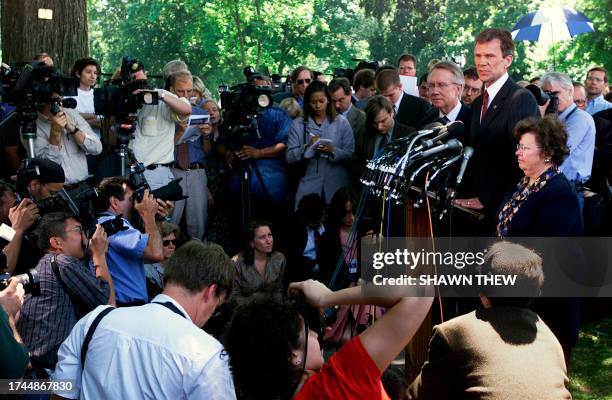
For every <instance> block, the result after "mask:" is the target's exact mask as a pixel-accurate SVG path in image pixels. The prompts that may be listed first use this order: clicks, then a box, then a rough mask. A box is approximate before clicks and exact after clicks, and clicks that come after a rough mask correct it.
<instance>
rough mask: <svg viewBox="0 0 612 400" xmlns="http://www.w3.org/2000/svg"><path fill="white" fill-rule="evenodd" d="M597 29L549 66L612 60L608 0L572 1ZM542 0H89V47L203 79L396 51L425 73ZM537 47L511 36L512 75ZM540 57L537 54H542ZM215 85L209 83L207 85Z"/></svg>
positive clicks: (469, 50) (574, 70)
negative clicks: (179, 67)
mask: <svg viewBox="0 0 612 400" xmlns="http://www.w3.org/2000/svg"><path fill="white" fill-rule="evenodd" d="M575 1H576V2H577V3H576V5H575V8H576V9H578V10H581V11H583V12H584V13H585V14H586V15H587V16H588V17H589V18H590V19H591V20H592V21H593V22H594V24H595V28H596V30H597V32H596V33H593V34H586V35H581V36H578V37H577V38H575V39H573V40H572V41H567V42H562V43H559V44H557V46H556V48H555V50H556V52H555V54H556V57H555V60H556V61H557V70H560V71H566V72H569V73H570V74H571V75H572V76H573V77H574V78H575V79H582V78H583V75H584V72H585V66H587V65H591V64H593V65H594V64H598V65H604V66H605V65H607V66H610V65H612V51H611V47H612V0H575ZM544 3H548V2H546V1H545V0H535V1H528V0H516V1H513V2H510V3H505V4H500V3H499V1H495V0H481V1H478V2H476V1H471V0H420V1H418V2H415V1H412V0H360V1H359V2H356V1H353V0H282V1H279V0H213V1H206V0H89V2H88V11H89V37H90V42H91V44H90V48H91V52H92V55H93V56H94V57H96V58H98V59H99V60H100V61H101V63H102V66H103V70H104V71H105V72H112V71H113V70H114V68H116V66H117V65H118V64H119V63H120V60H121V57H122V56H123V55H126V54H129V55H131V56H133V57H137V58H139V59H141V60H142V61H143V62H144V64H145V66H146V67H147V69H148V71H149V72H150V73H151V74H159V73H160V72H161V69H162V67H163V65H164V64H165V63H166V62H167V61H169V60H172V59H176V58H180V59H182V60H184V61H186V62H187V64H188V65H189V67H190V69H191V70H192V72H194V73H195V74H197V75H200V76H201V77H202V79H204V81H205V83H206V84H207V85H208V86H209V87H211V88H214V87H216V85H217V84H219V83H221V82H224V83H235V82H238V81H242V80H243V76H242V73H241V70H242V67H244V66H246V65H253V66H255V67H256V68H257V69H258V70H261V71H265V72H268V73H270V74H271V73H281V74H287V73H288V72H290V71H291V69H293V68H295V67H296V66H298V65H300V64H306V65H308V66H310V67H312V68H314V69H316V70H320V71H323V72H325V73H328V74H330V73H331V72H332V71H333V69H334V68H335V67H352V66H354V65H355V64H356V62H355V61H353V59H354V58H356V59H369V60H387V61H388V62H390V63H395V61H396V60H397V57H398V56H399V55H400V54H403V53H412V54H414V55H416V56H417V58H418V59H419V61H420V62H419V65H418V69H419V72H420V73H423V72H425V68H426V65H427V62H428V61H429V60H431V59H433V58H437V59H440V58H444V57H452V58H454V59H455V60H457V61H458V62H460V63H461V64H464V65H466V66H467V65H472V64H473V47H474V37H475V36H476V35H477V34H478V32H480V31H481V30H482V29H484V28H486V27H499V28H505V29H508V30H509V29H511V28H512V27H513V26H514V25H515V24H516V22H517V21H518V20H519V19H520V18H521V17H522V16H523V15H525V14H526V13H527V12H530V11H535V10H536V9H537V8H539V7H540V6H541V5H542V4H544ZM536 50H537V49H536V45H535V44H532V43H529V42H523V43H517V53H516V57H515V60H514V63H513V66H512V75H513V76H514V77H515V78H517V79H526V78H530V77H531V76H535V75H538V74H540V73H542V72H544V71H545V70H546V69H547V68H548V66H549V64H550V61H551V60H552V53H550V54H549V57H548V59H545V60H543V61H541V60H539V59H538V57H537V54H536V53H537V51H536ZM540 58H541V57H540ZM213 91H214V90H213Z"/></svg>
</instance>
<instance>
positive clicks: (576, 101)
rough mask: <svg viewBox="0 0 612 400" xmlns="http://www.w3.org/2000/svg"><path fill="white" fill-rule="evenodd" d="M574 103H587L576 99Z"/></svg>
mask: <svg viewBox="0 0 612 400" xmlns="http://www.w3.org/2000/svg"><path fill="white" fill-rule="evenodd" d="M574 103H576V104H584V103H586V100H583V99H576V100H574Z"/></svg>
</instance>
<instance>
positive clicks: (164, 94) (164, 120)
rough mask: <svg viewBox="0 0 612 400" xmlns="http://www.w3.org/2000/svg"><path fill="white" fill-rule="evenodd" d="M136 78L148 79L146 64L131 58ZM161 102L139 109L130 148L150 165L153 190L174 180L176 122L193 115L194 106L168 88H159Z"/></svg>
mask: <svg viewBox="0 0 612 400" xmlns="http://www.w3.org/2000/svg"><path fill="white" fill-rule="evenodd" d="M126 67H127V68H129V70H130V74H131V77H132V79H134V80H146V79H147V75H146V73H145V71H144V66H143V65H142V63H139V62H138V61H137V60H131V61H130V62H129V64H128V65H127V66H126ZM157 93H158V99H159V103H158V104H152V105H146V106H143V107H141V108H140V109H139V110H138V114H137V115H138V123H137V124H136V131H135V132H134V139H133V140H132V141H131V142H130V149H132V151H133V152H134V156H135V157H136V159H137V160H138V161H139V162H141V163H143V164H144V165H145V167H146V171H145V172H144V175H145V177H146V178H147V182H148V183H149V186H151V190H155V189H158V188H160V187H162V186H164V185H167V184H168V183H169V182H170V181H171V180H173V179H174V176H173V175H172V171H170V166H171V165H172V163H173V162H174V129H175V123H177V122H181V121H185V120H186V118H187V117H189V115H190V114H191V105H190V104H189V101H188V100H187V99H184V98H179V97H177V96H176V95H174V94H172V93H170V92H169V91H167V90H164V89H157Z"/></svg>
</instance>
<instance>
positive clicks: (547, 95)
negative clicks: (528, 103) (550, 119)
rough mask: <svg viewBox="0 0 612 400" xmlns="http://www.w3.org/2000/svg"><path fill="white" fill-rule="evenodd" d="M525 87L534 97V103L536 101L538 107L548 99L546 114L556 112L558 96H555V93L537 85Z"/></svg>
mask: <svg viewBox="0 0 612 400" xmlns="http://www.w3.org/2000/svg"><path fill="white" fill-rule="evenodd" d="M525 89H527V90H529V91H530V92H531V94H533V97H535V99H536V103H538V106H540V107H542V106H543V105H544V104H546V102H547V101H548V100H550V103H549V104H548V107H546V111H545V113H546V114H556V113H557V110H558V107H559V97H558V96H557V93H555V92H551V91H547V90H542V89H540V87H539V86H537V85H527V86H526V87H525Z"/></svg>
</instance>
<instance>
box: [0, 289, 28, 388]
mask: <svg viewBox="0 0 612 400" xmlns="http://www.w3.org/2000/svg"><path fill="white" fill-rule="evenodd" d="M23 295H24V291H23V286H22V285H21V284H20V283H18V282H17V281H16V280H12V281H10V283H9V286H8V287H7V288H6V289H4V290H3V291H1V292H0V359H2V363H0V379H7V378H10V379H19V378H21V377H22V376H23V374H24V372H25V370H26V368H27V366H28V361H29V357H28V349H27V348H26V347H25V345H24V344H23V341H22V340H21V336H19V332H17V328H16V327H15V320H16V319H17V316H18V315H19V309H20V308H21V305H22V304H23Z"/></svg>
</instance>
